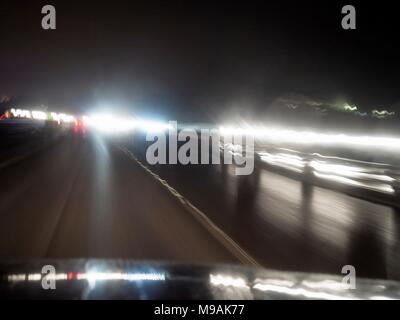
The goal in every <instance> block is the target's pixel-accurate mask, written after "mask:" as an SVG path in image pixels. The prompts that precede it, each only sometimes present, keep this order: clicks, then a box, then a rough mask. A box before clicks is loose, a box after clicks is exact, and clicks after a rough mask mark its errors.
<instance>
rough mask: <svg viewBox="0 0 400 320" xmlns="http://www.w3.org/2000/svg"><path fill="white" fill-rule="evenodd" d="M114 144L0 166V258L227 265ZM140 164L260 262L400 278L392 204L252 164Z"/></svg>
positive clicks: (65, 142)
mask: <svg viewBox="0 0 400 320" xmlns="http://www.w3.org/2000/svg"><path fill="white" fill-rule="evenodd" d="M114 143H115V142H114ZM114 143H112V144H111V143H108V142H106V141H105V140H103V139H101V138H100V137H96V136H92V137H91V136H89V137H87V138H82V137H80V136H75V137H69V138H65V137H64V138H61V139H59V140H57V142H56V143H53V144H52V145H51V146H49V147H47V148H46V149H44V150H41V151H40V152H37V153H35V154H33V155H32V156H30V157H28V158H26V159H24V160H22V161H19V162H17V163H15V164H13V165H11V166H8V167H6V168H3V169H1V170H0V195H1V196H0V259H1V260H8V259H32V258H79V257H85V258H89V257H91V258H130V259H139V260H142V259H151V260H164V261H179V262H193V263H199V262H200V263H215V262H217V263H219V262H223V263H225V262H226V263H239V261H238V259H237V258H236V257H234V256H233V254H232V253H231V252H230V251H229V250H228V249H227V248H226V246H224V245H223V244H221V242H219V241H218V240H217V239H215V238H214V237H213V236H212V235H211V234H210V232H209V231H208V230H207V229H206V228H204V226H203V225H201V224H200V223H198V221H197V220H196V219H194V218H193V216H192V215H190V214H189V213H188V212H187V211H186V210H185V209H184V208H183V207H182V206H181V205H180V204H179V203H178V202H177V201H176V199H174V198H173V197H172V196H171V195H170V194H169V193H168V192H167V191H165V189H164V188H162V187H161V186H160V184H159V183H158V182H157V181H155V180H154V179H152V178H151V177H150V175H149V174H148V173H147V172H145V170H143V168H141V167H140V166H138V165H137V163H136V162H134V161H133V160H132V159H130V158H129V157H127V155H126V154H125V153H123V152H122V151H121V150H120V149H118V148H117V147H115V145H114ZM125 145H126V144H125ZM126 146H127V147H129V144H128V145H126ZM151 170H152V171H154V172H156V173H157V174H159V175H160V177H162V178H163V179H165V180H166V181H168V183H169V184H170V185H171V186H173V187H174V188H175V189H177V190H178V191H179V192H180V193H181V194H182V195H184V196H185V197H186V198H187V199H189V200H190V201H191V203H192V204H194V205H195V206H196V207H197V208H199V209H200V210H201V211H202V212H204V213H205V214H206V215H207V216H208V217H209V218H210V219H211V220H212V221H213V222H214V223H215V224H216V225H217V226H218V227H219V228H220V229H222V230H223V231H224V232H225V233H226V234H227V235H229V236H230V237H231V238H232V239H233V240H234V241H235V242H236V243H237V244H239V245H240V247H241V248H242V249H244V250H245V251H246V252H247V253H248V254H249V255H251V256H252V257H253V258H254V259H255V260H256V261H257V262H258V263H259V264H261V265H262V266H264V267H267V268H270V269H278V270H290V271H305V272H318V273H331V274H340V272H341V268H342V267H343V266H344V265H348V264H350V265H353V266H355V268H356V271H357V275H358V276H361V277H369V278H388V279H397V280H400V212H397V210H396V209H394V208H391V207H389V206H384V205H379V204H375V203H372V202H369V201H366V200H361V199H358V198H356V197H351V196H349V195H345V194H343V193H340V192H337V191H333V190H329V189H324V188H320V187H316V186H312V185H308V184H306V183H302V182H301V181H298V180H295V179H291V178H289V177H286V176H283V175H279V174H277V173H273V172H270V171H267V170H265V169H261V168H258V169H256V170H255V172H254V173H253V175H251V176H241V177H238V176H235V175H234V168H233V166H221V165H212V166H202V165H197V166H168V165H167V166H158V167H157V166H153V167H151Z"/></svg>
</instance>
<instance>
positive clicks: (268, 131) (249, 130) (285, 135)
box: [219, 126, 400, 152]
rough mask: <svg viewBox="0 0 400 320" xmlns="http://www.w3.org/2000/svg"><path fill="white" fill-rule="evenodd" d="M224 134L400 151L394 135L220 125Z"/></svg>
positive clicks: (399, 145) (300, 142)
mask: <svg viewBox="0 0 400 320" xmlns="http://www.w3.org/2000/svg"><path fill="white" fill-rule="evenodd" d="M219 130H220V133H221V134H222V135H234V136H235V135H241V136H244V135H252V136H254V137H255V138H256V139H259V140H260V141H264V142H273V143H290V144H300V145H324V146H338V147H340V146H348V147H360V148H367V149H371V148H378V149H386V150H389V151H395V152H399V151H400V139H399V138H392V137H375V136H352V135H347V134H326V133H318V132H311V131H295V130H284V129H278V128H265V127H256V126H254V127H252V126H247V127H242V128H240V127H239V128H235V127H224V126H222V127H220V128H219Z"/></svg>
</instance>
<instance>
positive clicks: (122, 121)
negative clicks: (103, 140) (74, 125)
mask: <svg viewBox="0 0 400 320" xmlns="http://www.w3.org/2000/svg"><path fill="white" fill-rule="evenodd" d="M84 122H85V124H87V125H88V126H90V127H92V128H94V129H96V130H98V131H102V132H107V133H115V132H126V131H130V130H133V128H134V127H135V125H134V122H133V120H132V119H126V118H118V117H115V116H113V115H109V114H97V115H92V116H85V117H84Z"/></svg>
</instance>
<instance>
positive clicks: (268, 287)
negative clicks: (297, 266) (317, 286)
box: [253, 283, 358, 300]
mask: <svg viewBox="0 0 400 320" xmlns="http://www.w3.org/2000/svg"><path fill="white" fill-rule="evenodd" d="M253 288H254V289H257V290H261V291H272V292H277V293H283V294H288V295H293V296H303V297H305V298H307V299H325V300H358V299H356V298H352V297H344V296H342V295H335V294H330V293H325V292H318V291H310V290H306V289H303V288H288V287H285V286H277V285H272V284H261V283H257V284H256V285H254V286H253Z"/></svg>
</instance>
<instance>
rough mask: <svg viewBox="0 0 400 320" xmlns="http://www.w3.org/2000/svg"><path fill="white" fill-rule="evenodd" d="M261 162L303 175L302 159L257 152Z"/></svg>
mask: <svg viewBox="0 0 400 320" xmlns="http://www.w3.org/2000/svg"><path fill="white" fill-rule="evenodd" d="M258 154H259V155H260V158H261V160H262V161H264V162H267V163H269V164H270V165H274V166H279V167H282V168H285V169H288V170H291V171H295V172H298V173H303V170H302V168H304V167H305V163H304V161H303V159H302V158H301V157H299V156H295V155H290V154H282V153H279V154H272V153H268V152H259V153H258Z"/></svg>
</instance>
